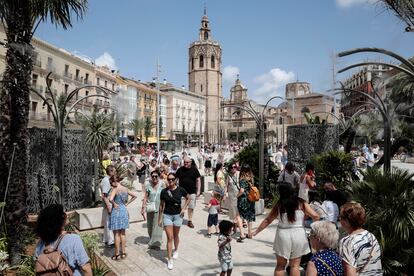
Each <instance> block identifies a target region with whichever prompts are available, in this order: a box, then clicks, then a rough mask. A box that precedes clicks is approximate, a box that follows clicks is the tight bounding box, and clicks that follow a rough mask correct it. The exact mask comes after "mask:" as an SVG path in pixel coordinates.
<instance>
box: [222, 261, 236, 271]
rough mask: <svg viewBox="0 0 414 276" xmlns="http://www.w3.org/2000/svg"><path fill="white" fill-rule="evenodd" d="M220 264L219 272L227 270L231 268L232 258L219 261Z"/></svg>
mask: <svg viewBox="0 0 414 276" xmlns="http://www.w3.org/2000/svg"><path fill="white" fill-rule="evenodd" d="M220 266H221V272H227V270H232V269H233V261H232V260H226V261H224V260H223V261H220Z"/></svg>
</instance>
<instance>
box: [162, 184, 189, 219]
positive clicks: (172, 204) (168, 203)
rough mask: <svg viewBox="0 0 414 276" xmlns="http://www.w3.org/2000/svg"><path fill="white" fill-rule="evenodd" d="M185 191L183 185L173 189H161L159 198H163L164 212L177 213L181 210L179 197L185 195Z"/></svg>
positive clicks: (168, 213)
mask: <svg viewBox="0 0 414 276" xmlns="http://www.w3.org/2000/svg"><path fill="white" fill-rule="evenodd" d="M186 196H187V192H186V190H185V189H184V188H183V187H179V186H178V187H177V188H176V189H174V190H172V191H171V190H170V189H168V188H165V189H163V190H162V191H161V200H164V202H165V205H164V214H167V215H178V214H180V212H181V198H183V197H186Z"/></svg>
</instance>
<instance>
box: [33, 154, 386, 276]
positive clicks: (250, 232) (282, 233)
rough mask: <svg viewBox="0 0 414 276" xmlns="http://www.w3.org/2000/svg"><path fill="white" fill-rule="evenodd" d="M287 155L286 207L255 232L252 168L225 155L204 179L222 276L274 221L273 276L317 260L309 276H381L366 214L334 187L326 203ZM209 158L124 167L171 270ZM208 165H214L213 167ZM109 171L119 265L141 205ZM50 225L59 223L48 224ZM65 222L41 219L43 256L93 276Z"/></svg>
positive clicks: (106, 196)
mask: <svg viewBox="0 0 414 276" xmlns="http://www.w3.org/2000/svg"><path fill="white" fill-rule="evenodd" d="M283 150H284V149H281V150H280V154H278V155H279V156H281V157H280V164H281V166H283V170H282V171H281V173H280V175H279V178H278V180H277V182H278V185H277V187H278V192H279V200H278V201H277V203H276V204H275V205H274V206H273V208H272V209H271V212H270V213H269V214H268V215H267V217H266V218H265V219H264V220H263V221H261V222H260V224H259V226H258V227H257V228H256V229H254V228H253V222H254V221H256V214H255V202H254V201H250V200H249V197H248V195H249V193H250V191H251V189H252V187H254V186H255V183H254V176H253V173H252V170H251V168H250V166H249V165H247V164H239V163H238V162H237V161H231V162H225V161H226V160H224V154H223V152H221V150H220V149H219V152H218V156H217V159H216V160H214V161H216V162H214V163H215V164H214V170H212V171H211V172H210V171H205V174H206V175H208V174H209V173H213V174H214V183H215V186H214V189H213V193H212V198H211V200H210V201H209V202H208V204H207V206H206V207H207V212H208V216H207V218H206V226H207V234H206V237H207V238H211V237H212V235H217V250H218V255H217V257H218V261H219V263H220V267H221V274H220V275H231V273H232V270H233V262H232V255H231V243H232V241H233V239H234V240H235V241H237V242H240V243H243V242H244V241H245V239H246V238H248V239H253V238H255V237H256V236H257V235H258V234H259V233H260V232H262V231H263V230H264V229H265V228H266V227H268V226H269V225H270V224H271V223H272V222H273V221H274V220H277V221H278V224H277V230H276V233H275V238H274V244H273V251H274V252H275V254H276V267H275V272H274V275H284V274H285V271H286V270H288V271H289V274H290V275H300V264H301V259H302V257H303V256H306V255H309V254H311V252H312V256H311V257H310V260H309V261H308V264H307V268H306V273H307V274H306V275H338V276H339V275H382V267H381V259H380V257H381V252H380V246H379V243H378V241H377V239H376V238H375V236H374V235H373V234H371V233H370V232H368V231H367V230H365V229H363V225H364V222H365V219H366V214H365V210H364V208H363V206H362V205H360V204H359V203H354V202H349V198H348V196H347V194H346V193H344V192H343V191H340V190H338V189H336V187H335V185H334V183H330V182H328V183H325V184H324V185H323V190H324V195H323V197H324V200H323V201H322V200H321V198H320V196H319V193H317V192H316V191H315V187H316V182H315V179H316V175H315V171H314V168H313V166H312V165H311V164H308V165H307V166H306V169H305V171H304V173H303V174H302V175H300V174H298V173H297V172H296V171H295V167H294V165H293V164H292V163H290V162H287V160H286V159H285V158H284V157H283V155H284V153H283ZM209 153H210V151H209V150H208V149H207V150H199V151H198V153H197V154H196V155H195V156H193V157H192V156H190V155H189V154H188V153H187V152H185V151H184V152H183V154H182V155H180V156H178V155H175V154H173V155H171V156H170V157H169V158H168V157H167V155H166V154H165V153H163V152H160V153H158V152H157V151H153V152H152V153H151V155H150V159H149V160H150V161H149V162H148V161H147V160H148V159H147V158H146V157H143V158H140V159H139V160H136V158H135V157H134V156H131V157H130V158H129V159H128V161H127V162H125V164H124V165H125V168H126V169H127V179H126V180H124V181H127V182H130V184H137V183H139V185H140V186H141V189H142V192H143V200H142V205H140V207H141V210H140V211H141V214H142V216H143V218H144V219H145V220H146V222H147V231H148V236H149V242H148V247H149V248H150V249H153V250H160V249H161V247H162V244H163V241H162V237H163V232H165V235H166V237H167V241H166V248H167V268H168V269H173V268H174V260H176V259H177V258H179V245H180V228H181V227H182V225H183V223H184V217H185V215H187V219H186V225H187V227H189V228H194V227H195V225H194V223H193V217H194V215H195V207H196V204H197V198H198V197H199V196H200V193H201V174H200V172H199V169H201V167H200V165H203V167H204V169H206V165H211V167H213V162H212V157H210V156H211V155H210V156H209ZM220 154H223V156H220ZM199 156H200V158H199ZM278 160H279V159H277V161H278ZM208 161H210V162H212V163H211V164H208ZM105 165H106V167H105V174H106V175H105V177H104V178H103V179H102V183H101V191H102V201H103V207H104V208H103V221H104V233H103V242H104V243H105V244H106V246H108V247H112V246H113V247H114V254H113V256H112V259H113V260H114V261H117V260H120V259H124V258H127V252H126V237H125V230H126V229H128V227H129V214H128V211H127V209H126V206H127V205H128V204H130V203H131V202H132V201H134V200H135V199H136V197H137V194H136V193H137V192H135V191H131V190H129V189H127V188H126V187H124V186H123V185H121V181H122V179H120V178H119V176H117V174H116V170H115V166H114V165H113V164H112V163H109V162H107V163H106V164H105ZM207 167H210V166H207ZM225 199H226V201H227V204H226V208H227V209H228V212H226V213H225V214H226V215H227V216H228V219H223V220H221V221H219V215H218V214H219V213H222V209H223V208H222V207H223V205H224V200H225ZM197 215H198V214H197ZM49 217H56V218H59V219H56V220H49V219H47V218H49ZM65 221H66V217H65V215H64V212H63V209H62V208H61V206H60V207H59V208H57V207H56V206H52V207H48V208H46V209H45V210H43V211H42V212H41V213H40V215H39V219H38V225H37V230H36V231H37V233H38V235H39V237H40V240H41V241H40V243H39V244H38V247H37V250H36V256H39V255H41V254H42V251H43V250H44V248H45V247H47V246H52V247H53V246H54V247H58V248H60V250H61V251H62V253H63V254H64V255H65V256H66V258H67V259H68V263H69V265H70V267H71V268H72V269H73V272H74V275H91V274H88V273H90V265H89V264H88V262H89V258H88V257H87V255H86V253H85V252H84V251H85V250H84V248H83V245H82V243H81V241H80V240H78V238H79V237H78V236H77V235H74V234H65V233H64V231H63V227H64V225H65ZM56 223H58V224H59V225H56ZM52 224H53V227H52V228H53V229H54V228H56V229H55V230H53V233H52V232H51V230H50V229H51V225H52ZM339 227H342V228H343V229H344V230H345V231H346V233H347V235H346V236H345V237H343V238H342V239H339V232H338V228H339ZM246 228H247V229H246ZM306 229H309V231H306Z"/></svg>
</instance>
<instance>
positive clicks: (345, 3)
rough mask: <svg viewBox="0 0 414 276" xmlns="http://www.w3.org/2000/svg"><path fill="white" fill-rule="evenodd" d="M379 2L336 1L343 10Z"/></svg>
mask: <svg viewBox="0 0 414 276" xmlns="http://www.w3.org/2000/svg"><path fill="white" fill-rule="evenodd" d="M375 2H377V0H336V3H337V4H338V5H339V6H340V7H341V8H349V7H351V6H354V5H359V4H367V3H368V4H373V3H375Z"/></svg>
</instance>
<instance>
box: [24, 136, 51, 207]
mask: <svg viewBox="0 0 414 276" xmlns="http://www.w3.org/2000/svg"><path fill="white" fill-rule="evenodd" d="M29 137H30V139H29V162H28V164H29V166H28V197H27V208H28V212H29V213H38V212H39V211H40V210H41V209H42V208H44V207H46V206H48V205H50V204H53V203H55V202H56V201H57V191H56V189H55V188H54V186H55V185H56V182H57V178H56V131H55V130H54V129H40V128H30V129H29Z"/></svg>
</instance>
